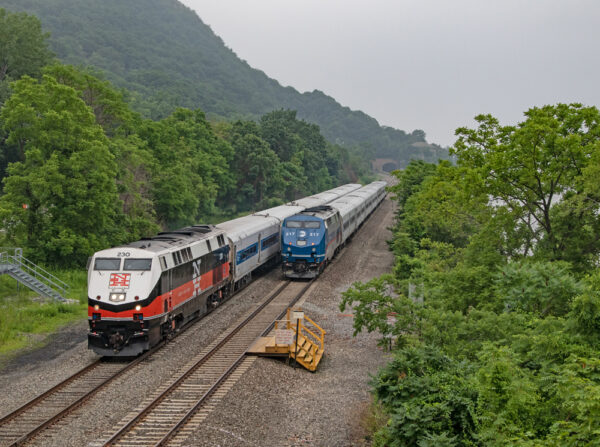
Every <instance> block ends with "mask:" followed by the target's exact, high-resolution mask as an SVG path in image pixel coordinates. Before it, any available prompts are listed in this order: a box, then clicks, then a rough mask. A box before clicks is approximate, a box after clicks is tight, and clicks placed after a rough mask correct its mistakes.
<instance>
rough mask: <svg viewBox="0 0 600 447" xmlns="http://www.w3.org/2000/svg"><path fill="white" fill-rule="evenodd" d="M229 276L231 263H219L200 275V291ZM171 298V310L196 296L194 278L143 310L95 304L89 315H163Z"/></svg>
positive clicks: (104, 316) (119, 316)
mask: <svg viewBox="0 0 600 447" xmlns="http://www.w3.org/2000/svg"><path fill="white" fill-rule="evenodd" d="M228 278H229V263H228V262H226V263H225V264H223V265H219V266H217V267H215V268H214V269H212V270H210V271H208V272H206V273H205V274H203V275H200V290H199V293H200V294H201V293H203V292H205V291H206V289H209V288H210V287H213V286H218V285H220V284H221V283H223V282H224V281H226V280H227V279H228ZM169 298H171V305H170V306H169V310H171V309H173V308H174V307H177V306H179V305H181V304H184V303H185V302H187V301H189V300H190V299H192V298H194V280H191V281H188V282H186V283H185V284H182V285H181V286H179V287H176V288H175V289H173V290H171V291H170V292H167V293H164V294H162V295H159V296H157V297H156V298H155V299H154V300H153V301H152V302H151V303H150V304H149V305H148V306H146V307H142V309H141V310H135V309H129V310H123V311H120V312H111V311H109V310H105V309H99V310H96V309H94V307H93V306H88V317H90V318H91V317H92V313H95V314H98V313H99V314H100V317H101V318H122V319H132V318H133V314H134V313H136V314H137V313H140V312H141V313H143V315H144V318H152V317H153V316H156V315H161V314H163V313H165V312H164V309H165V307H164V302H165V301H168V300H169Z"/></svg>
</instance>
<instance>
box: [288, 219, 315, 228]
mask: <svg viewBox="0 0 600 447" xmlns="http://www.w3.org/2000/svg"><path fill="white" fill-rule="evenodd" d="M285 226H286V228H319V227H320V226H321V223H320V222H319V221H316V220H288V221H287V222H286V224H285Z"/></svg>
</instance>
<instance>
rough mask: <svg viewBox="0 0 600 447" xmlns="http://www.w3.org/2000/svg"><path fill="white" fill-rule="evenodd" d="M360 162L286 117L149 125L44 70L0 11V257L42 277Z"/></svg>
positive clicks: (191, 116)
mask: <svg viewBox="0 0 600 447" xmlns="http://www.w3.org/2000/svg"><path fill="white" fill-rule="evenodd" d="M370 175H371V174H370V169H369V166H368V164H367V163H366V162H365V160H364V159H362V158H361V157H358V156H356V155H355V154H353V153H351V152H350V151H348V150H347V149H346V148H343V147H341V146H337V145H333V144H331V143H329V142H327V140H326V139H325V138H324V137H323V135H321V133H320V131H319V128H318V126H316V125H314V124H310V123H307V122H305V121H303V120H299V119H298V118H297V117H296V112H294V111H286V110H276V111H272V112H270V113H266V114H264V115H263V116H261V117H260V118H259V119H258V121H250V120H236V121H234V122H218V123H214V122H213V123H211V122H209V121H208V120H207V119H206V117H205V114H204V112H203V111H202V110H199V109H197V110H190V109H186V108H176V109H175V110H174V111H173V112H172V113H170V114H169V115H168V116H166V117H164V118H162V119H157V120H152V119H145V118H143V117H142V116H140V115H139V114H138V113H136V112H134V111H133V110H132V109H131V107H130V105H129V104H128V103H126V102H125V100H124V98H123V94H122V92H120V91H119V90H117V89H115V88H114V87H113V86H112V85H111V84H110V83H109V82H108V81H104V80H101V79H99V78H97V77H95V76H94V75H93V74H92V73H89V72H87V71H86V70H83V69H77V68H75V67H73V66H69V65H62V64H60V63H57V62H56V61H55V60H54V59H53V55H52V53H51V52H50V51H49V50H48V48H47V42H46V40H45V36H44V34H43V33H42V29H41V25H40V22H39V21H38V19H37V18H35V17H34V16H30V15H27V14H26V13H10V12H7V11H6V10H3V9H0V180H1V181H2V190H1V195H0V228H1V229H2V233H1V240H0V245H2V246H18V247H23V248H24V249H25V251H26V256H28V257H31V258H32V259H35V260H37V261H41V262H44V263H45V264H47V265H55V266H63V267H64V266H73V267H81V266H82V265H85V260H86V259H87V257H88V256H90V255H91V254H92V253H93V252H94V251H96V250H99V249H102V248H106V247H108V246H114V245H117V244H120V243H123V242H127V241H131V240H135V239H138V238H140V237H143V236H150V235H152V234H153V233H156V232H157V231H159V230H160V229H161V228H168V229H173V228H176V227H180V226H184V225H187V224H192V223H201V222H214V221H218V220H225V218H226V217H230V216H235V215H238V214H243V213H248V212H250V211H252V210H255V209H264V208H268V207H270V206H275V205H277V204H281V203H283V202H285V201H289V200H293V199H296V198H299V197H303V196H306V195H309V194H313V193H316V192H320V191H323V190H326V189H330V188H332V187H334V186H337V185H339V184H342V183H348V182H351V181H353V182H354V181H357V180H359V179H362V180H367V181H368V180H369V178H370V177H369V176H370Z"/></svg>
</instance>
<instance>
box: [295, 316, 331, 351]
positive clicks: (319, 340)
mask: <svg viewBox="0 0 600 447" xmlns="http://www.w3.org/2000/svg"><path fill="white" fill-rule="evenodd" d="M304 318H306V317H304ZM300 328H301V329H304V330H305V331H306V332H308V333H309V334H310V335H312V336H313V337H314V339H315V340H316V341H318V342H319V343H320V345H321V349H323V345H324V341H325V337H324V333H322V334H321V336H318V335H317V334H315V333H314V332H313V331H311V330H310V329H309V328H307V327H306V326H305V325H304V324H303V323H300Z"/></svg>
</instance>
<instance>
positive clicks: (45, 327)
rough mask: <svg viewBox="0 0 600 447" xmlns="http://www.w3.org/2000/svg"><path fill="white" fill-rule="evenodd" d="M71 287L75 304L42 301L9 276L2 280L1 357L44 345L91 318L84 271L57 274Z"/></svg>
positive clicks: (0, 315) (70, 293)
mask: <svg viewBox="0 0 600 447" xmlns="http://www.w3.org/2000/svg"><path fill="white" fill-rule="evenodd" d="M52 273H53V274H54V275H56V276H57V277H59V278H60V279H61V280H63V281H65V282H66V283H67V284H69V285H70V286H71V289H70V291H69V294H68V296H67V298H70V299H72V300H74V303H69V304H65V303H60V302H54V301H52V300H50V299H47V298H40V297H39V296H38V295H37V294H35V293H34V292H32V291H30V290H29V289H27V288H26V287H25V286H23V285H20V286H17V282H16V281H15V280H14V279H12V278H10V277H9V276H8V275H2V276H0V357H3V358H5V359H6V358H10V357H12V356H13V355H15V354H16V353H17V352H18V351H20V350H23V349H31V348H34V347H37V346H40V345H42V344H43V341H44V340H45V339H46V338H47V336H48V335H49V334H52V333H54V332H56V331H57V330H58V329H60V328H61V327H63V326H65V325H67V324H69V323H72V322H74V321H78V320H81V319H83V318H85V317H86V315H87V291H86V282H87V276H86V272H85V271H84V270H68V271H53V272H52Z"/></svg>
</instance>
